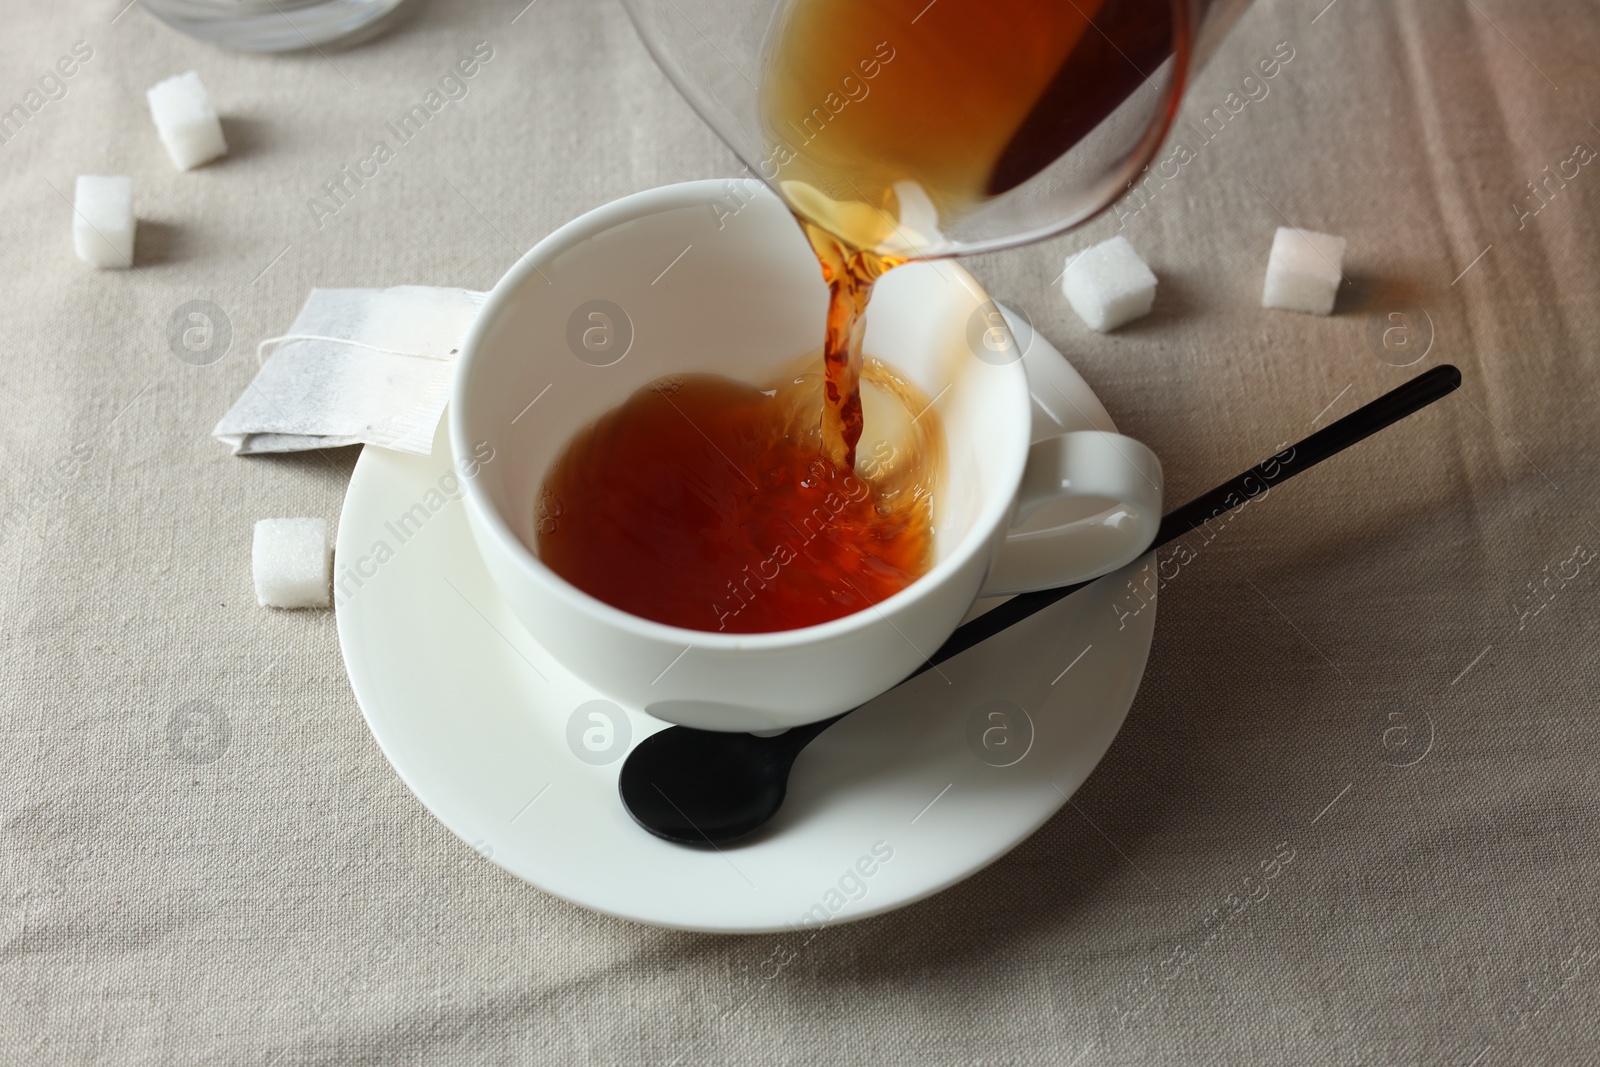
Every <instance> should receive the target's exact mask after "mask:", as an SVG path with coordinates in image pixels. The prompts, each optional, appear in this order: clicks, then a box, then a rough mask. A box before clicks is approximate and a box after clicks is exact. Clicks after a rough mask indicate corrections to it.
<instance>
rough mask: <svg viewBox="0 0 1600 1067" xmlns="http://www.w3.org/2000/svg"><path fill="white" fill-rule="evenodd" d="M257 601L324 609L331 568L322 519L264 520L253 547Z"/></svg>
mask: <svg viewBox="0 0 1600 1067" xmlns="http://www.w3.org/2000/svg"><path fill="white" fill-rule="evenodd" d="M250 573H251V575H252V576H253V577H254V578H255V583H256V603H258V604H260V605H261V606H262V607H264V608H325V607H327V606H328V585H329V582H330V580H331V577H332V568H331V566H330V564H329V560H328V524H327V522H326V521H324V520H322V519H261V520H260V521H258V522H257V523H256V532H255V539H254V541H253V542H252V543H251V546H250Z"/></svg>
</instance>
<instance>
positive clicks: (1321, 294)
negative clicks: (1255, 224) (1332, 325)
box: [1261, 226, 1344, 315]
mask: <svg viewBox="0 0 1600 1067" xmlns="http://www.w3.org/2000/svg"><path fill="white" fill-rule="evenodd" d="M1343 263H1344V238H1343V237H1332V236H1330V235H1328V234H1325V233H1313V232H1311V231H1310V230H1301V229H1296V228H1292V227H1289V226H1279V227H1278V232H1277V233H1276V234H1275V235H1274V236H1273V238H1272V254H1271V255H1269V256H1268V257H1267V282H1266V285H1265V286H1264V287H1263V288H1262V290H1261V306H1262V307H1264V308H1284V309H1285V310H1288V311H1303V312H1305V313H1306V314H1308V315H1326V314H1328V313H1329V312H1331V311H1333V301H1334V298H1335V297H1337V296H1338V295H1339V283H1340V282H1341V281H1343V280H1344V275H1343V273H1342V265H1343Z"/></svg>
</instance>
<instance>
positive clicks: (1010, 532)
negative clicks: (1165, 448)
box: [450, 181, 1161, 730]
mask: <svg viewBox="0 0 1600 1067" xmlns="http://www.w3.org/2000/svg"><path fill="white" fill-rule="evenodd" d="M826 307H827V289H826V287H825V285H824V284H823V282H822V279H821V276H820V273H819V271H818V267H817V261H816V257H815V256H814V255H813V254H812V252H811V249H810V246H809V245H808V244H807V243H806V240H805V238H804V237H803V236H802V235H801V233H800V230H799V228H798V227H797V226H796V225H795V222H794V220H793V218H792V217H791V216H790V215H789V213H788V211H787V210H786V209H785V208H784V207H783V205H782V204H781V202H780V201H779V200H778V199H777V198H776V197H775V196H773V195H772V194H771V193H770V192H768V191H767V190H765V188H764V187H762V186H761V185H760V184H759V183H756V182H754V181H743V182H740V181H728V182H718V181H702V182H689V183H685V184H683V185H673V186H667V187H665V188H661V189H653V190H650V191H648V192H643V193H638V194H636V195H633V196H629V197H625V198H623V199H621V200H618V201H616V202H615V203H612V204H607V205H606V206H604V207H601V208H598V209H596V210H594V211H591V212H589V213H588V214H586V215H584V216H583V217H581V218H579V219H576V220H574V221H572V222H570V223H568V224H567V225H565V226H563V227H561V229H559V230H557V231H556V232H555V233H553V234H551V235H550V236H549V237H547V238H545V239H544V240H543V241H540V242H539V244H538V245H536V246H535V247H534V248H533V250H532V251H530V252H528V253H527V255H525V256H523V257H522V259H521V260H520V261H518V263H517V264H516V266H515V267H513V268H512V269H511V271H510V272H509V273H508V274H506V276H505V277H504V278H502V279H501V280H500V283H499V284H498V285H496V286H495V288H494V291H493V292H492V293H491V294H490V295H489V299H488V302H487V303H486V304H485V305H484V308H483V311H482V312H481V313H480V314H479V316H478V319H477V322H476V323H475V325H474V326H473V328H472V331H471V333H470V334H469V336H468V337H467V340H466V343H465V346H464V347H463V349H462V353H461V358H460V365H459V367H458V369H457V372H456V378H455V383H454V392H453V394H452V397H451V403H450V440H451V444H452V446H453V448H454V449H455V453H456V455H458V456H462V455H469V454H473V451H474V448H479V449H481V448H482V446H483V444H484V443H485V442H487V443H488V444H489V445H491V446H492V447H493V448H494V455H495V457H496V458H495V462H494V463H492V464H485V465H484V466H483V467H482V469H481V470H480V471H479V473H478V474H477V475H476V476H475V477H474V478H472V479H469V480H467V481H466V482H465V497H466V504H467V516H468V521H469V524H470V526H471V529H472V532H473V536H474V538H475V540H476V542H477V545H478V548H479V550H480V551H481V552H482V554H483V558H484V562H485V564H486V565H487V567H488V570H489V573H490V575H491V576H492V577H493V579H494V581H495V583H496V585H497V587H498V588H499V590H500V592H501V595H502V596H504V597H505V599H506V601H507V603H508V604H509V606H510V607H511V609H512V610H513V612H514V613H515V614H516V616H517V618H518V619H520V620H521V622H522V624H523V625H524V626H526V627H527V629H528V630H529V632H530V633H532V635H533V636H534V637H535V638H536V639H537V640H538V641H539V642H540V643H541V644H542V645H543V646H544V647H545V648H546V649H547V650H548V651H549V652H550V653H551V654H552V655H554V656H555V657H556V658H557V659H558V660H560V661H561V662H562V663H563V664H564V665H565V666H566V667H567V668H568V669H570V670H571V671H573V673H575V674H577V675H578V676H579V677H581V678H582V679H583V680H584V681H586V682H588V683H589V684H590V685H592V686H594V687H595V688H596V689H598V690H600V691H601V692H602V693H605V694H606V695H608V696H610V697H611V698H613V699H615V700H617V701H618V702H621V703H624V704H627V705H631V706H633V707H635V708H642V709H643V710H644V711H646V712H648V713H650V714H652V715H655V716H657V717H659V718H662V719H666V720H668V721H671V722H675V723H681V724H684V725H688V726H698V727H701V728H704V729H712V730H770V729H777V728H783V727H789V726H796V725H799V724H801V723H806V722H814V721H816V720H818V719H822V718H826V717H827V716H830V715H833V714H836V713H838V712H841V711H845V710H847V709H849V708H852V707H855V706H857V705H859V704H862V703H864V702H865V701H867V700H869V699H871V698H872V697H874V696H876V695H877V694H879V693H881V692H883V691H885V690H887V689H889V688H891V687H892V686H894V685H895V684H896V683H898V682H899V681H901V680H902V679H903V678H904V677H905V676H906V675H908V674H910V673H911V671H913V670H914V669H916V668H917V667H918V666H920V665H921V664H922V663H923V662H924V660H925V658H926V656H927V655H928V654H929V653H931V652H933V651H934V650H935V649H936V648H938V647H939V645H940V644H942V643H943V642H944V640H945V639H946V638H948V637H949V636H950V634H951V632H952V631H953V630H954V629H955V627H956V625H957V624H958V623H959V622H960V621H961V619H962V617H963V616H964V615H965V614H966V612H967V610H968V609H969V608H970V607H971V606H972V604H973V601H974V600H975V599H976V598H977V597H979V596H980V595H981V596H990V595H996V594H1001V593H1016V592H1022V591H1025V590H1030V589H1041V588H1045V587H1049V586H1056V585H1065V584H1069V583H1072V582H1079V581H1084V580H1086V579H1089V578H1094V577H1097V576H1099V575H1101V574H1105V573H1107V572H1109V571H1112V570H1115V569H1117V568H1118V567H1121V566H1123V565H1125V564H1127V563H1129V562H1131V561H1132V560H1134V559H1135V558H1137V557H1138V556H1139V555H1140V554H1142V553H1143V552H1144V551H1145V550H1146V548H1147V547H1148V546H1149V544H1150V542H1151V541H1152V540H1153V539H1154V537H1155V532H1156V526H1157V524H1158V522H1159V518H1160V514H1161V465H1160V462H1159V461H1158V460H1157V459H1156V457H1155V455H1154V453H1152V452H1151V451H1150V450H1149V449H1148V448H1146V447H1145V446H1144V445H1142V444H1140V443H1139V442H1138V441H1135V440H1133V439H1132V438H1128V437H1123V436H1121V435H1119V434H1110V433H1100V432H1095V431H1084V432H1077V433H1068V434H1063V435H1061V436H1059V437H1055V438H1051V439H1048V440H1045V441H1041V442H1039V443H1037V444H1034V445H1032V446H1031V447H1030V445H1029V436H1030V425H1031V423H1030V401H1029V394H1028V382H1027V378H1026V375H1025V373H1024V370H1023V366H1022V362H1021V360H1020V358H1018V353H1017V349H1016V345H1015V344H1014V343H1007V342H1009V338H1008V337H1006V336H1004V335H1000V334H997V333H995V331H996V330H1004V328H1005V327H1004V324H1003V322H1002V321H1001V320H999V318H998V316H997V314H996V312H995V306H994V304H993V303H992V302H990V301H989V300H988V297H987V296H985V295H984V293H983V290H982V289H981V288H980V287H979V285H978V284H977V282H976V281H974V280H973V279H972V277H971V276H970V275H969V274H967V273H966V272H965V271H964V270H962V269H961V268H960V267H958V266H956V265H955V264H954V263H950V262H939V263H913V264H908V265H906V266H903V267H899V268H897V269H895V270H893V271H891V272H889V273H888V274H887V275H885V276H884V277H883V279H882V280H881V281H879V282H878V284H877V288H876V290H875V292H874V294H873V297H872V303H871V306H870V308H869V309H868V314H867V328H866V336H865V341H864V347H865V350H866V352H867V353H868V354H869V355H871V356H875V357H877V358H879V359H882V360H884V361H885V362H887V363H888V364H890V365H891V366H893V367H894V368H896V369H897V370H899V371H900V372H901V373H902V374H904V375H906V376H907V377H909V378H910V379H911V380H912V381H914V382H915V383H916V384H917V386H918V387H919V388H920V389H921V390H922V392H923V393H924V394H925V395H927V396H929V397H933V398H935V401H934V402H935V404H936V405H937V407H938V411H939V414H940V415H941V417H942V419H943V424H944V431H945V437H946V442H947V447H948V456H947V463H946V470H945V477H944V479H943V482H942V484H941V485H939V486H938V487H937V488H936V491H935V499H934V519H935V527H936V530H935V538H934V544H935V562H934V564H933V566H932V568H931V569H930V570H929V571H928V573H927V574H925V575H924V576H923V577H921V578H919V579H918V580H917V581H915V582H913V583H912V584H911V585H910V586H909V587H907V588H906V589H904V590H902V591H901V592H899V593H897V594H895V595H894V596H892V597H889V598H887V599H885V600H884V601H882V602H881V603H879V604H877V605H875V606H873V607H871V608H868V609H866V610H863V611H859V612H856V613H855V614H852V615H848V616H845V617H844V618H840V619H835V620H833V621H832V622H828V623H824V624H822V625H820V626H809V627H805V628H803V629H798V630H786V631H779V632H774V633H762V634H728V633H717V632H708V631H700V630H688V629H683V628H680V627H676V626H667V625H664V624H662V623H658V622H652V621H650V620H647V619H642V618H639V617H637V616H634V615H630V614H628V613H626V612H624V611H621V610H619V609H617V608H614V607H611V606H610V605H608V604H605V603H603V602H602V601H600V600H597V599H595V598H594V597H591V596H589V595H588V594H586V593H584V592H583V591H582V590H580V589H578V588H577V587H575V586H573V585H571V584H569V583H568V582H566V581H565V580H563V579H562V578H560V577H558V576H557V575H556V574H555V572H553V571H551V570H550V569H549V568H548V567H546V566H545V565H544V564H543V563H541V562H540V560H539V556H538V551H537V544H538V542H537V533H536V522H537V519H536V507H537V505H538V502H539V499H540V496H541V487H542V485H543V482H544V478H545V475H546V472H547V471H548V470H549V468H550V467H551V465H552V464H553V463H554V461H555V460H556V459H557V458H558V456H559V455H560V454H561V452H562V450H563V449H564V448H565V446H566V445H567V443H568V442H569V441H570V440H571V439H572V438H573V437H574V436H575V435H576V434H577V433H578V431H579V430H581V429H582V428H583V427H584V426H586V425H587V424H588V423H590V422H591V421H593V420H594V419H595V418H596V417H598V416H599V415H601V414H603V413H604V412H606V411H608V410H610V409H611V408H614V407H616V406H618V405H619V404H621V403H622V402H623V401H624V400H626V399H627V398H628V396H630V395H631V394H632V393H633V392H634V391H635V390H637V389H638V388H639V387H640V386H643V385H645V384H646V383H648V382H650V381H653V380H655V379H657V378H660V377H663V376H666V375H669V374H678V373H694V372H701V373H717V374H723V375H726V376H729V377H733V378H737V379H740V380H744V381H749V382H756V383H763V382H766V381H768V380H770V379H771V378H772V377H773V376H774V375H775V374H776V373H777V372H778V371H779V370H780V369H781V368H784V367H786V366H789V365H792V363H793V362H794V360H795V359H796V358H797V357H799V356H801V355H803V354H804V353H805V352H807V351H810V350H815V349H817V348H818V347H819V345H820V344H821V340H822V333H823V320H824V316H825V312H826ZM871 433H872V428H871V427H870V426H868V427H867V436H866V437H864V438H863V441H864V442H866V441H867V440H869V439H870V436H871ZM863 454H864V455H865V454H868V453H866V452H863ZM1063 498H1075V499H1074V500H1073V501H1072V503H1073V504H1074V506H1075V507H1076V508H1077V510H1078V511H1079V512H1083V511H1085V510H1086V509H1087V510H1088V511H1091V512H1093V514H1090V515H1088V516H1087V517H1081V518H1078V519H1076V520H1074V521H1070V522H1064V523H1062V524H1060V525H1056V526H1053V527H1050V528H1046V529H1042V530H1040V529H1034V528H1032V527H1036V526H1037V525H1038V523H1037V521H1036V522H1034V523H1032V524H1030V529H1029V530H1028V531H1027V532H1019V531H1015V530H1014V529H1013V528H1014V527H1015V526H1016V525H1017V524H1019V523H1021V522H1022V521H1023V520H1024V519H1025V518H1026V517H1028V516H1029V515H1030V514H1031V513H1033V512H1035V511H1036V510H1038V509H1040V508H1041V507H1042V506H1044V505H1047V504H1050V503H1051V502H1058V503H1059V502H1060V501H1062V500H1063ZM1081 498H1090V500H1089V501H1087V502H1086V501H1084V500H1083V499H1081ZM1095 501H1099V502H1101V503H1103V507H1098V506H1092V505H1093V504H1094V502H1095ZM776 580H778V581H781V580H782V577H781V575H780V576H779V578H778V579H776Z"/></svg>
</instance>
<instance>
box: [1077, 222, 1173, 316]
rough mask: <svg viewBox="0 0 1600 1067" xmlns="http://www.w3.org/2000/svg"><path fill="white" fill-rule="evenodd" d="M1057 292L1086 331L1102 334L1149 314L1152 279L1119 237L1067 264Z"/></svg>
mask: <svg viewBox="0 0 1600 1067" xmlns="http://www.w3.org/2000/svg"><path fill="white" fill-rule="evenodd" d="M1061 291H1062V292H1063V293H1064V294H1066V297H1067V301H1068V302H1069V303H1071V304H1072V310H1073V311H1076V312H1077V313H1078V317H1079V318H1080V319H1082V320H1083V321H1084V323H1085V324H1086V325H1087V326H1088V327H1089V328H1090V329H1092V330H1099V331H1100V332H1101V333H1106V332H1108V331H1110V330H1115V329H1116V328H1117V327H1118V326H1121V325H1122V324H1123V323H1125V322H1132V321H1133V320H1134V319H1136V318H1138V317H1140V316H1141V315H1148V314H1149V313H1150V307H1151V305H1152V304H1154V303H1155V300H1156V276H1155V273H1154V272H1153V271H1151V269H1150V268H1149V267H1148V266H1147V265H1146V264H1145V261H1144V260H1142V259H1140V258H1139V253H1137V252H1135V251H1134V250H1133V245H1131V244H1129V243H1128V239H1127V238H1126V237H1123V236H1121V235H1120V234H1119V235H1118V236H1116V237H1113V238H1111V240H1109V241H1102V242H1100V243H1099V244H1097V245H1095V246H1094V247H1092V248H1087V249H1085V250H1084V251H1082V252H1080V253H1078V255H1077V256H1076V257H1074V258H1072V259H1070V260H1068V261H1067V270H1066V273H1065V274H1063V275H1062V277H1061Z"/></svg>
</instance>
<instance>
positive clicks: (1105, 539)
mask: <svg viewBox="0 0 1600 1067" xmlns="http://www.w3.org/2000/svg"><path fill="white" fill-rule="evenodd" d="M1069 497H1097V498H1101V499H1104V500H1105V501H1107V503H1108V506H1107V508H1106V509H1105V510H1104V511H1102V512H1100V513H1099V514H1097V515H1091V516H1089V517H1087V518H1082V519H1077V520H1075V521H1073V522H1069V523H1064V524H1062V525H1060V526H1054V527H1051V528H1050V529H1047V530H1029V531H1026V532H1017V531H1013V532H1011V533H1009V534H1007V536H1006V539H1005V541H1003V542H1002V543H1001V545H1000V548H999V550H998V551H997V552H996V554H995V561H994V565H993V566H992V567H990V568H989V576H988V578H987V580H985V582H984V585H983V591H982V593H980V594H979V595H981V596H1002V595H1004V594H1008V593H1028V592H1032V591H1034V590H1036V589H1048V588H1051V587H1052V586H1058V585H1073V584H1076V583H1078V582H1086V581H1088V580H1089V579H1091V578H1098V577H1100V575H1102V574H1109V573H1110V572H1111V571H1114V570H1116V569H1117V568H1118V567H1122V566H1126V565H1127V564H1129V563H1132V562H1133V561H1134V560H1136V559H1138V558H1139V556H1141V555H1142V554H1144V552H1145V551H1146V550H1147V549H1149V547H1150V544H1151V542H1152V541H1154V540H1155V537H1156V528H1157V527H1158V526H1159V525H1160V524H1161V461H1160V460H1159V459H1157V458H1156V454H1155V453H1154V452H1152V451H1150V449H1148V448H1146V447H1145V446H1144V445H1142V444H1140V443H1139V442H1138V441H1135V440H1134V439H1133V438H1131V437H1124V436H1122V435H1121V434H1117V433H1104V432H1101V431H1099V430H1081V431H1077V432H1074V433H1064V434H1061V435H1059V436H1057V437H1050V438H1046V439H1045V440H1043V441H1039V442H1038V443H1036V444H1035V445H1033V447H1032V448H1030V449H1029V450H1028V464H1027V467H1026V468H1024V470H1023V473H1022V486H1021V488H1019V489H1018V490H1017V509H1016V512H1015V514H1014V515H1013V516H1012V520H1011V524H1012V526H1013V527H1015V526H1017V525H1019V524H1020V523H1022V522H1023V521H1024V520H1025V519H1027V518H1028V516H1029V515H1031V514H1033V513H1034V512H1035V511H1037V510H1038V509H1039V508H1040V507H1042V506H1043V505H1045V504H1047V503H1049V502H1051V501H1053V500H1061V499H1064V498H1069Z"/></svg>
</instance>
